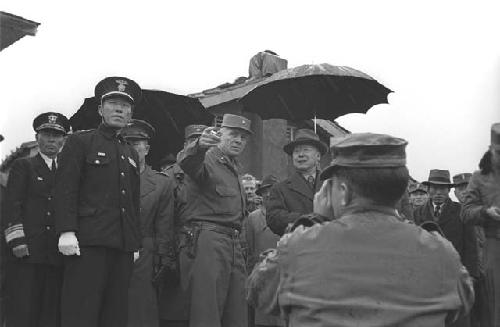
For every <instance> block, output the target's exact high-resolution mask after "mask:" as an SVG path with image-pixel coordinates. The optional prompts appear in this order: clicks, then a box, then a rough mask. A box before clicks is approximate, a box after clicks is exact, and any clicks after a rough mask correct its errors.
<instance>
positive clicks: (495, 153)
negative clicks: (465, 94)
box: [462, 123, 500, 327]
mask: <svg viewBox="0 0 500 327" xmlns="http://www.w3.org/2000/svg"><path fill="white" fill-rule="evenodd" d="M462 219H464V220H465V221H467V222H472V223H474V224H476V225H481V226H483V228H484V234H485V236H486V241H485V246H484V250H485V251H484V254H485V257H484V270H485V286H486V287H485V290H484V291H485V294H484V295H485V298H484V300H483V303H484V305H485V307H486V308H484V309H485V311H486V312H487V314H488V319H487V320H488V321H487V323H488V324H489V325H488V326H495V327H496V326H500V123H495V124H493V125H492V126H491V143H490V147H489V149H488V151H487V152H486V153H485V154H484V156H483V157H482V158H481V161H480V162H479V170H478V171H475V172H474V173H473V174H472V177H471V178H470V181H469V186H468V188H467V192H466V195H465V201H464V208H463V210H462Z"/></svg>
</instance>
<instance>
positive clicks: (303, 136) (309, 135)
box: [283, 128, 328, 155]
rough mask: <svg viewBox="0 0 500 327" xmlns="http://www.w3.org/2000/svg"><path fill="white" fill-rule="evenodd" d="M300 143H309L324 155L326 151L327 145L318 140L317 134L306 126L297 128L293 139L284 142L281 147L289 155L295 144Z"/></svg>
mask: <svg viewBox="0 0 500 327" xmlns="http://www.w3.org/2000/svg"><path fill="white" fill-rule="evenodd" d="M301 144H309V145H312V146H314V147H316V148H317V149H318V151H319V152H320V153H321V155H324V154H325V153H326V152H327V151H328V146H327V145H326V144H325V143H323V142H321V141H320V139H319V136H318V134H316V133H314V131H313V130H312V129H307V128H304V129H299V130H297V132H296V133H295V139H294V140H293V141H291V142H290V143H288V144H286V145H285V146H284V147H283V150H284V151H285V152H286V153H287V154H289V155H291V154H292V153H293V149H294V148H295V147H296V146H297V145H301Z"/></svg>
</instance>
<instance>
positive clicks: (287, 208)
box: [267, 129, 328, 236]
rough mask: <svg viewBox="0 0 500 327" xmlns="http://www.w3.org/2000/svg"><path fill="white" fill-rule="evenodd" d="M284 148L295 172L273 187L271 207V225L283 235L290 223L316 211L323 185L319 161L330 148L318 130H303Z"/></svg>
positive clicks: (268, 214) (269, 212)
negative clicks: (322, 139)
mask: <svg viewBox="0 0 500 327" xmlns="http://www.w3.org/2000/svg"><path fill="white" fill-rule="evenodd" d="M283 150H284V151H285V152H286V153H287V154H288V155H289V156H291V157H292V161H293V166H294V168H295V172H294V173H293V174H292V175H291V176H289V177H288V178H287V179H286V180H284V181H282V182H280V183H278V184H276V185H275V186H274V187H273V188H272V189H271V195H270V198H269V205H268V208H267V225H268V226H269V228H271V230H272V231H273V232H274V233H275V234H277V235H280V236H281V235H283V233H284V232H285V229H286V228H287V226H288V224H291V223H293V222H294V221H295V220H297V219H298V218H299V217H300V216H302V215H304V214H309V213H312V212H313V198H314V194H315V193H316V192H317V191H318V190H319V188H320V186H321V183H320V181H319V162H320V159H321V156H322V155H324V154H325V153H326V152H327V151H328V147H327V146H326V144H324V143H323V142H321V141H320V139H319V137H318V135H317V134H316V133H314V131H312V130H310V129H299V130H298V131H297V133H296V136H295V140H293V141H291V142H290V143H288V144H286V145H285V146H284V148H283Z"/></svg>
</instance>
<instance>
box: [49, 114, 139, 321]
mask: <svg viewBox="0 0 500 327" xmlns="http://www.w3.org/2000/svg"><path fill="white" fill-rule="evenodd" d="M59 158H60V166H59V170H58V175H57V178H58V182H57V184H56V189H55V192H56V193H55V195H56V201H55V209H56V212H55V214H56V230H57V233H58V234H61V233H63V232H68V231H74V232H75V234H76V237H77V239H78V242H79V247H80V252H81V255H80V256H77V255H72V256H67V257H65V258H64V260H65V262H64V265H65V267H64V269H65V270H64V283H63V290H62V307H61V311H62V316H61V317H62V326H63V327H79V326H82V327H83V326H85V327H87V326H89V327H90V326H100V327H113V326H117V327H118V326H119V327H123V326H126V322H127V314H128V313H127V292H128V286H129V282H130V277H131V274H132V269H133V252H134V251H137V250H138V249H139V248H140V244H141V232H140V223H139V210H140V209H139V208H140V184H139V160H138V156H137V153H136V152H135V150H133V149H132V147H131V146H129V145H128V144H127V143H126V142H125V141H124V140H123V138H122V137H121V136H119V135H117V134H116V130H114V129H112V128H110V127H107V126H106V125H104V124H101V125H100V126H99V127H98V128H97V129H96V130H92V131H84V132H79V133H75V134H73V135H71V136H70V137H69V138H68V140H67V141H66V144H65V146H64V148H63V150H62V151H61V153H60V155H59Z"/></svg>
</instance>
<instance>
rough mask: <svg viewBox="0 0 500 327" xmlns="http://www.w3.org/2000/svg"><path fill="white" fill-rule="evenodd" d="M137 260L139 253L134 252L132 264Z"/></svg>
mask: <svg viewBox="0 0 500 327" xmlns="http://www.w3.org/2000/svg"><path fill="white" fill-rule="evenodd" d="M137 259H139V251H136V252H134V262H136V261H137Z"/></svg>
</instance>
